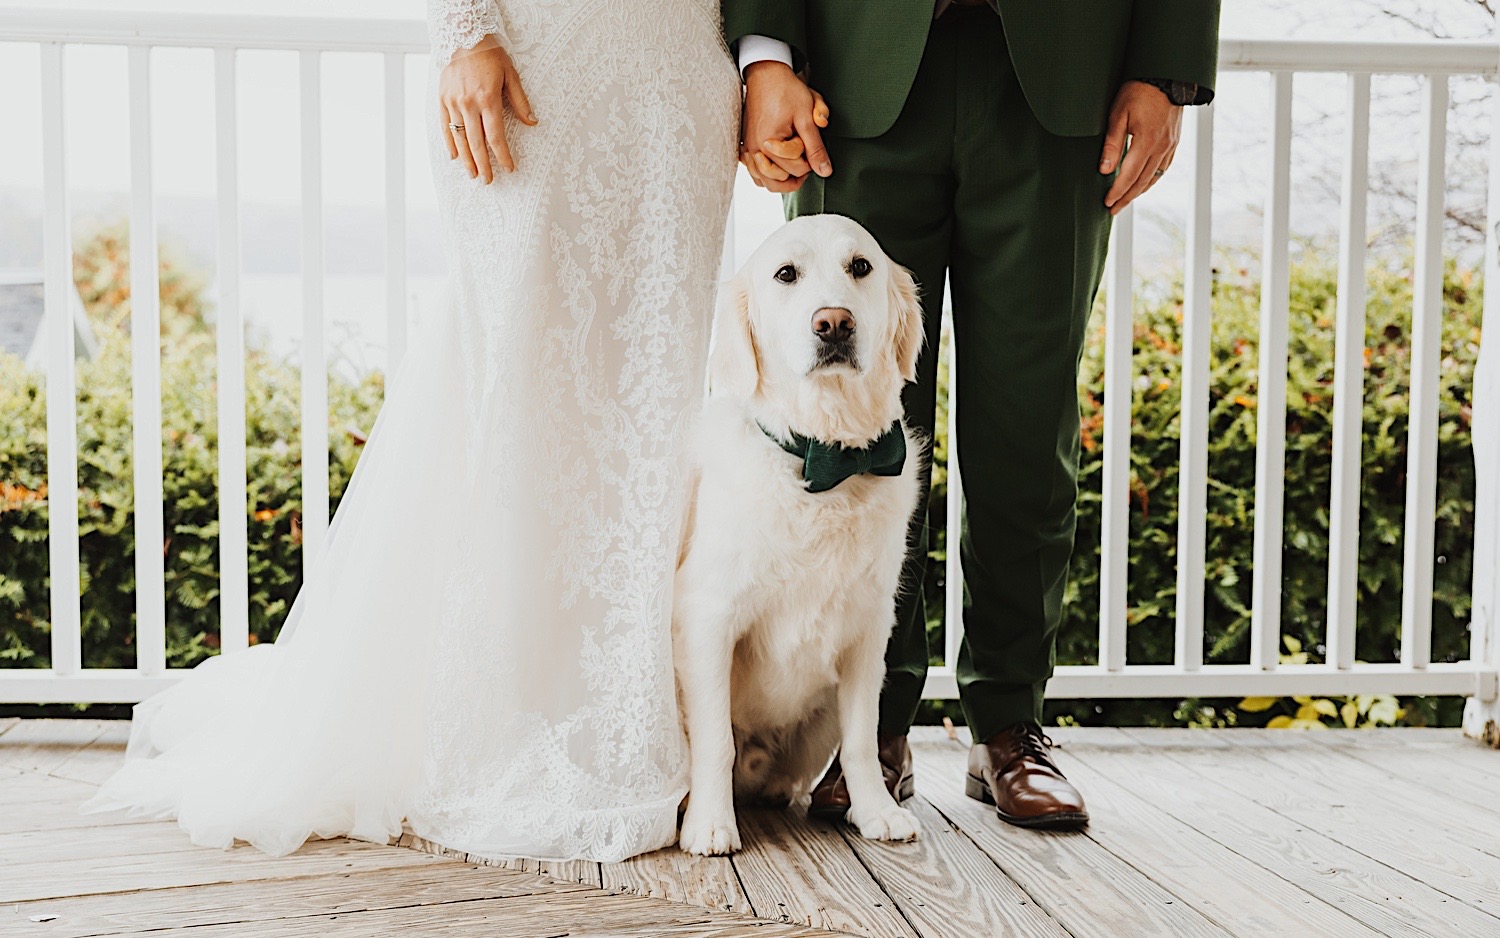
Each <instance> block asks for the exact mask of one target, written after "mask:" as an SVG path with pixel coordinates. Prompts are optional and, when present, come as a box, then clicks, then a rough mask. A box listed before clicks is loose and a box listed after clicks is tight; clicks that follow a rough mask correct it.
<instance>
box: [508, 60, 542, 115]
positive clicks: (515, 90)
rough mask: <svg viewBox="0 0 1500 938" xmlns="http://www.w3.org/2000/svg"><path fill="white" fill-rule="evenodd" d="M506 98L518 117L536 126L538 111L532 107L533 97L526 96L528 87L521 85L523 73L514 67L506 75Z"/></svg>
mask: <svg viewBox="0 0 1500 938" xmlns="http://www.w3.org/2000/svg"><path fill="white" fill-rule="evenodd" d="M505 99H506V100H507V101H509V102H510V109H511V111H513V112H514V113H515V115H516V117H518V118H520V119H521V121H522V122H524V123H527V124H531V125H532V126H536V112H535V111H533V110H532V109H531V99H530V98H528V97H526V89H525V88H523V87H521V74H520V73H519V72H517V71H516V70H515V69H514V68H512V69H511V70H510V73H509V74H508V75H506V76H505Z"/></svg>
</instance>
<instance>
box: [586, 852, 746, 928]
mask: <svg viewBox="0 0 1500 938" xmlns="http://www.w3.org/2000/svg"><path fill="white" fill-rule="evenodd" d="M602 872H603V877H604V888H605V889H609V890H612V891H614V892H621V893H628V894H630V895H637V896H651V897H653V898H657V899H667V900H670V901H672V902H685V903H687V904H689V905H699V906H702V907H704V908H705V909H719V910H722V911H725V912H739V913H747V914H748V913H750V912H751V911H752V909H751V907H750V900H749V899H748V898H747V897H746V896H745V890H744V889H742V888H740V880H739V876H738V875H736V874H735V871H734V861H732V860H730V859H729V858H728V857H696V856H690V855H689V854H686V853H683V852H682V851H681V850H679V849H677V848H676V847H675V846H674V847H667V848H665V849H663V850H657V851H654V852H652V853H647V854H642V855H641V856H638V857H632V858H631V859H629V860H626V861H625V862H623V863H606V864H604V866H603V870H602Z"/></svg>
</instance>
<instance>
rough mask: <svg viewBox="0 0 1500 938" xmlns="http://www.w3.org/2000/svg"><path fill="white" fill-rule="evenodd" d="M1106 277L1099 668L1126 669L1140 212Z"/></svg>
mask: <svg viewBox="0 0 1500 938" xmlns="http://www.w3.org/2000/svg"><path fill="white" fill-rule="evenodd" d="M1110 241H1111V243H1110V246H1109V260H1108V262H1107V272H1106V274H1105V278H1106V281H1107V283H1108V285H1109V286H1108V290H1107V292H1106V293H1105V298H1104V300H1105V302H1104V321H1105V324H1104V505H1103V522H1104V523H1103V541H1102V543H1101V544H1100V545H1099V552H1100V557H1099V664H1100V665H1102V666H1103V667H1104V668H1106V669H1107V670H1110V671H1118V670H1120V669H1121V668H1123V667H1125V626H1126V614H1127V612H1128V604H1129V598H1128V593H1127V591H1126V586H1127V582H1128V577H1129V575H1130V410H1131V402H1132V397H1133V391H1132V389H1131V386H1130V378H1131V349H1132V347H1133V345H1134V344H1135V320H1134V311H1135V282H1134V281H1135V261H1134V250H1135V210H1134V209H1131V208H1126V209H1125V211H1123V212H1121V213H1120V216H1119V217H1118V218H1116V219H1115V223H1114V231H1113V232H1112V233H1111V239H1110Z"/></svg>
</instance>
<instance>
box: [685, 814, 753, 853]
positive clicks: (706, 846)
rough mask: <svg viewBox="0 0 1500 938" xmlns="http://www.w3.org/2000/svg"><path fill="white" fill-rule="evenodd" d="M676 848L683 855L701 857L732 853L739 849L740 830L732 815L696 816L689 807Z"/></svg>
mask: <svg viewBox="0 0 1500 938" xmlns="http://www.w3.org/2000/svg"><path fill="white" fill-rule="evenodd" d="M677 846H679V847H681V848H682V851H683V852H684V853H693V854H697V855H698V856H701V857H712V856H721V855H723V854H726V853H734V852H735V851H736V850H738V849H740V829H739V827H738V826H737V825H736V824H735V822H734V814H732V813H731V814H728V815H724V816H720V817H713V816H711V815H710V816H698V815H694V813H693V810H692V808H691V807H689V808H688V812H687V814H686V815H685V816H684V817H683V819H682V831H681V832H680V833H679V834H678V835H677Z"/></svg>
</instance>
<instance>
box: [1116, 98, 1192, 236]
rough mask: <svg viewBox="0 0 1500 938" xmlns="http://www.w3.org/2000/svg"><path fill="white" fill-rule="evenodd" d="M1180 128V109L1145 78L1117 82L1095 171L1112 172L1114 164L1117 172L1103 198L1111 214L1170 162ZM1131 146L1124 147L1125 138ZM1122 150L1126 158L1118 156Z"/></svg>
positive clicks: (1128, 200)
mask: <svg viewBox="0 0 1500 938" xmlns="http://www.w3.org/2000/svg"><path fill="white" fill-rule="evenodd" d="M1181 129H1182V108H1181V107H1180V106H1178V105H1176V104H1173V103H1172V102H1171V101H1169V100H1167V96H1166V95H1165V94H1163V93H1162V91H1161V89H1160V88H1157V87H1155V86H1153V85H1148V84H1146V83H1145V82H1143V81H1127V82H1126V83H1125V84H1124V85H1121V86H1120V93H1119V94H1117V95H1116V96H1115V103H1114V106H1113V107H1112V108H1110V112H1109V129H1108V130H1106V131H1105V133H1104V150H1103V152H1102V153H1101V154H1100V156H1099V172H1101V173H1111V172H1113V171H1114V168H1115V167H1116V166H1119V167H1120V175H1118V176H1116V177H1115V182H1114V185H1112V186H1110V187H1109V192H1108V193H1106V194H1105V196H1104V205H1105V207H1106V208H1108V209H1109V213H1110V214H1111V215H1118V214H1120V213H1121V212H1122V211H1124V210H1125V206H1127V205H1129V204H1130V203H1131V202H1134V201H1135V200H1136V198H1137V197H1138V196H1139V195H1140V194H1141V193H1143V192H1145V191H1146V190H1147V189H1149V188H1151V187H1152V186H1154V185H1156V181H1157V180H1158V179H1160V178H1161V176H1162V174H1163V173H1165V172H1166V171H1167V167H1168V166H1171V165H1172V155H1173V154H1174V153H1176V152H1177V141H1178V138H1179V136H1180V133H1181ZM1127 136H1128V137H1129V138H1130V150H1129V152H1126V151H1125V138H1126V137H1127ZM1121 153H1124V154H1125V159H1124V162H1121V160H1120V154H1121Z"/></svg>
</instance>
